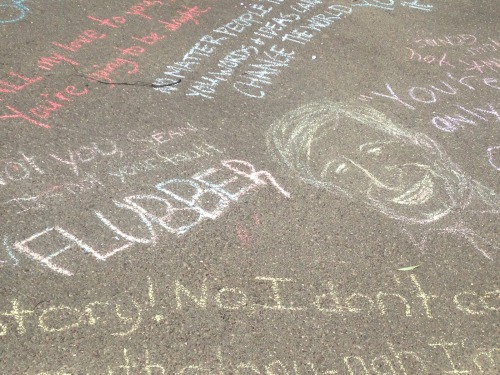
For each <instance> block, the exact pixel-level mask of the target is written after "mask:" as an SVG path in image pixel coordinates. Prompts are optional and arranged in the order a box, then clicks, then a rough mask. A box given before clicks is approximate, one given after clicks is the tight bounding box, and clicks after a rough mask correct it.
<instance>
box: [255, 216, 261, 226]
mask: <svg viewBox="0 0 500 375" xmlns="http://www.w3.org/2000/svg"><path fill="white" fill-rule="evenodd" d="M253 218H254V220H255V225H260V224H261V221H260V214H253Z"/></svg>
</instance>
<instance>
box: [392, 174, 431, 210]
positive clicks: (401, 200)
mask: <svg viewBox="0 0 500 375" xmlns="http://www.w3.org/2000/svg"><path fill="white" fill-rule="evenodd" d="M433 194H434V182H433V181H432V178H431V176H430V175H429V174H426V175H425V177H424V178H423V179H422V180H421V181H419V182H417V183H416V184H414V185H413V186H412V187H411V188H410V189H409V190H407V191H405V192H404V193H403V194H401V195H399V196H398V197H396V198H393V199H391V201H392V202H394V203H398V204H403V205H406V206H416V205H419V204H424V203H425V202H427V201H428V200H429V199H430V198H431V197H432V195H433Z"/></svg>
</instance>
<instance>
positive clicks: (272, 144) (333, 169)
mask: <svg viewBox="0 0 500 375" xmlns="http://www.w3.org/2000/svg"><path fill="white" fill-rule="evenodd" d="M267 143H268V148H269V149H270V150H271V151H272V152H273V153H274V155H275V156H276V158H277V159H278V160H279V161H280V162H281V163H282V164H283V165H285V166H286V167H287V168H288V169H290V170H291V171H292V172H293V173H294V174H295V175H296V176H298V177H299V178H300V179H302V180H303V181H305V182H307V183H309V184H311V185H314V186H316V187H318V188H323V189H326V190H329V191H331V192H334V193H340V194H343V195H345V196H347V197H349V198H351V199H354V200H357V201H360V202H364V203H365V204H367V205H368V206H370V207H371V208H373V209H376V210H378V211H379V212H381V213H383V214H385V215H387V216H389V217H391V218H393V219H397V220H400V221H402V222H405V223H407V224H420V225H427V226H431V224H432V223H436V222H439V221H441V220H442V219H443V218H445V217H449V216H453V215H457V216H458V217H459V218H461V216H462V215H463V210H464V209H465V208H466V207H467V206H468V204H469V203H470V198H471V195H475V196H478V197H479V199H480V200H481V201H482V202H483V203H484V204H485V205H486V207H487V208H488V210H489V211H492V212H497V213H500V200H499V198H498V197H497V196H496V195H495V194H494V192H493V191H491V190H490V189H488V188H486V187H484V186H482V185H481V184H479V183H477V182H475V181H473V180H472V179H470V178H469V177H467V176H466V175H464V174H463V173H462V172H461V171H460V169H459V167H458V166H457V165H456V164H454V163H453V162H452V161H451V160H450V158H449V157H448V156H447V155H446V153H445V152H444V150H443V149H442V148H441V147H440V146H439V145H438V144H437V143H436V142H435V141H433V140H432V139H431V138H429V137H428V136H426V135H424V134H421V133H419V132H416V131H413V130H411V128H410V127H409V126H402V125H398V124H395V123H394V122H392V121H391V120H390V119H388V118H387V117H386V116H385V115H384V114H382V113H380V112H378V111H376V110H375V109H373V108H371V107H368V106H357V105H351V104H345V103H334V102H329V101H322V102H314V103H310V104H307V105H304V106H302V107H300V108H298V109H295V110H293V111H291V112H290V113H288V114H286V115H285V116H283V117H282V118H281V119H279V120H277V121H275V122H274V123H273V124H272V125H271V128H270V130H269V132H268V137H267ZM460 222H461V221H460V220H458V221H457V223H460ZM439 230H441V231H447V232H450V233H455V234H459V235H462V236H464V237H466V238H467V239H468V240H469V241H470V242H473V245H474V247H476V248H477V249H478V250H480V251H481V252H482V253H483V255H485V256H487V257H488V258H490V255H489V254H487V253H486V252H485V251H484V249H482V248H481V247H480V246H479V245H477V244H478V241H477V239H476V236H477V235H476V234H475V233H473V232H472V231H471V230H470V229H469V228H466V227H464V226H463V225H459V224H456V225H455V226H453V227H445V228H440V229H439ZM493 246H494V247H497V246H496V245H495V244H493Z"/></svg>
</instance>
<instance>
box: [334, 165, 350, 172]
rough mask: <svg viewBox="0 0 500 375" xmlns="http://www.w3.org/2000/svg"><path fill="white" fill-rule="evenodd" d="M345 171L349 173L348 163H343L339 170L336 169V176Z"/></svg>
mask: <svg viewBox="0 0 500 375" xmlns="http://www.w3.org/2000/svg"><path fill="white" fill-rule="evenodd" d="M345 171H347V165H346V163H342V164H340V165H339V166H338V167H337V169H335V173H336V174H341V173H344V172H345Z"/></svg>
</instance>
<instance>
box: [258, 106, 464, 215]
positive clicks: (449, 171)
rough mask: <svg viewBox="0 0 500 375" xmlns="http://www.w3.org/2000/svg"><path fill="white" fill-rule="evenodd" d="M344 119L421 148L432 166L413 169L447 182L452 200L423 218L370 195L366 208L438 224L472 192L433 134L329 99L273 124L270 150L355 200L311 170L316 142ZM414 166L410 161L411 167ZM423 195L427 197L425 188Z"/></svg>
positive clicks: (309, 178) (306, 177)
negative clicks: (409, 127) (403, 211)
mask: <svg viewBox="0 0 500 375" xmlns="http://www.w3.org/2000/svg"><path fill="white" fill-rule="evenodd" d="M341 117H346V118H349V119H351V120H354V121H355V122H357V123H360V124H361V125H363V126H366V127H369V128H371V129H374V130H375V131H376V132H380V133H381V134H382V135H383V138H389V139H392V140H391V141H388V142H396V143H400V144H401V145H403V146H415V147H417V148H418V149H421V150H422V151H423V154H422V157H423V160H425V162H428V165H424V164H418V163H413V166H416V167H419V168H420V169H425V170H427V171H428V174H432V176H434V177H435V179H438V180H439V181H441V183H440V186H441V187H442V188H443V189H444V192H445V194H446V198H445V199H444V200H443V203H444V209H443V210H440V211H439V212H438V213H436V214H435V215H433V214H432V213H431V214H428V215H427V216H425V211H424V210H422V211H421V212H420V213H421V214H422V213H423V214H424V215H423V217H422V215H418V216H420V217H415V215H414V214H412V213H411V212H408V213H406V214H405V215H402V214H401V211H400V209H403V208H404V206H403V205H401V203H400V202H392V204H396V203H398V204H400V206H399V207H400V209H397V206H392V207H391V206H390V205H389V206H388V205H387V204H380V203H378V202H377V199H375V198H372V199H370V197H367V198H366V199H363V200H364V203H365V204H367V205H369V206H372V207H373V208H374V209H377V210H378V211H379V212H380V213H382V214H384V215H386V216H389V217H391V218H393V219H397V220H401V221H403V222H411V223H419V224H426V223H430V222H433V221H436V220H438V219H439V218H441V217H443V216H445V215H447V214H448V213H449V212H450V211H451V210H453V209H454V208H456V207H457V204H458V203H457V202H458V201H459V200H461V199H462V198H461V197H463V196H464V194H466V191H467V186H469V183H468V180H469V179H468V178H467V177H466V176H465V175H463V174H462V173H461V172H460V170H459V169H458V167H457V166H456V165H455V164H454V163H453V162H452V161H451V160H450V159H449V157H448V156H447V155H446V153H445V152H444V150H442V148H441V147H440V146H439V145H438V144H437V143H436V142H435V141H433V140H432V139H431V138H429V137H428V136H426V135H424V134H421V133H418V132H416V131H413V130H411V129H408V128H405V127H402V126H399V125H396V124H395V123H394V122H392V121H391V120H390V119H388V118H387V117H386V116H385V114H383V113H381V112H379V111H377V110H375V109H374V108H372V107H369V106H366V105H359V104H350V103H341V102H340V103H339V102H331V101H328V100H325V101H319V102H311V103H309V104H306V105H304V106H301V107H299V108H297V109H295V110H292V111H290V112H289V113H287V114H285V115H284V116H283V117H282V118H280V119H278V120H276V121H275V122H273V124H272V125H271V126H270V128H269V131H268V134H267V145H268V148H269V149H270V151H272V152H273V153H274V156H275V157H276V158H277V159H278V161H280V162H281V163H283V164H284V165H285V166H286V167H288V168H289V169H290V170H291V171H293V172H294V173H296V174H297V176H298V177H299V178H300V179H301V180H302V181H304V182H306V183H309V184H311V185H313V186H316V187H318V188H322V189H326V190H328V191H330V192H333V193H338V192H341V193H342V194H344V195H345V196H347V197H350V198H354V196H353V194H352V192H351V191H349V190H346V189H344V188H342V187H341V186H339V185H336V184H335V183H334V182H333V181H329V182H326V181H324V180H322V179H321V177H319V176H318V173H316V172H314V171H313V168H311V165H312V164H311V163H312V162H313V160H312V144H313V143H314V142H315V141H317V140H318V139H320V138H325V137H331V134H332V130H333V131H335V128H336V124H337V125H338V120H339V119H340V118H341ZM332 125H333V129H332ZM379 142H381V141H379ZM337 162H338V160H337ZM340 164H341V163H339V166H340ZM410 164H411V163H406V165H410ZM323 171H324V170H323ZM339 172H341V170H339ZM428 178H430V177H428ZM420 188H423V189H425V188H427V189H430V186H429V182H428V180H427V181H426V179H425V178H423V179H422V181H421V186H420ZM408 190H410V193H412V192H411V188H409V189H407V191H406V192H408ZM413 193H418V191H417V190H414V191H413ZM421 193H422V194H425V190H423V191H422V192H421ZM395 198H396V199H397V198H401V200H402V199H404V196H403V197H401V195H400V196H399V197H395ZM443 198H444V197H443ZM413 199H414V202H411V196H410V195H409V196H408V203H420V202H421V201H423V200H424V199H425V198H424V197H421V196H419V195H418V194H417V195H415V197H414V198H413ZM387 202H388V201H387ZM411 205H412V204H408V205H407V206H411Z"/></svg>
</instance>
